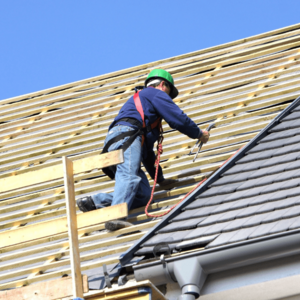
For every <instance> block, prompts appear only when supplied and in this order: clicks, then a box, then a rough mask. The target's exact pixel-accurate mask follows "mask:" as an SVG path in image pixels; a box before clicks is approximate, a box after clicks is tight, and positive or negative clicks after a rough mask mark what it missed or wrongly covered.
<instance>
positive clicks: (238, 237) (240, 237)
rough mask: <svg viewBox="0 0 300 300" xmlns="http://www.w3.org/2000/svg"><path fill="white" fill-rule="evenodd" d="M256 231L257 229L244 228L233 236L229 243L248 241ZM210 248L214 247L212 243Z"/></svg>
mask: <svg viewBox="0 0 300 300" xmlns="http://www.w3.org/2000/svg"><path fill="white" fill-rule="evenodd" d="M255 229H256V227H248V228H242V229H239V230H237V231H235V235H233V236H232V237H231V238H229V239H228V241H227V243H235V242H240V241H244V240H247V239H248V237H249V235H250V234H251V233H252V232H253V231H254V230H255ZM209 247H214V245H212V243H210V244H209Z"/></svg>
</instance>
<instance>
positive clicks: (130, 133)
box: [101, 120, 147, 179]
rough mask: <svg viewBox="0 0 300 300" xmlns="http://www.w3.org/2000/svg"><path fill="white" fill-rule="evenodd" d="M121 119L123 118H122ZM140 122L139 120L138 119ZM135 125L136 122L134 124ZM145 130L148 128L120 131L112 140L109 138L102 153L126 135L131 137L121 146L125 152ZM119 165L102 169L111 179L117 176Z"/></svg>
mask: <svg viewBox="0 0 300 300" xmlns="http://www.w3.org/2000/svg"><path fill="white" fill-rule="evenodd" d="M120 121H121V120H120ZM137 122H138V121H137ZM134 125H135V124H134ZM145 130H147V128H139V129H135V130H131V131H128V132H123V133H120V134H119V135H117V136H116V137H114V138H112V139H111V140H109V141H108V142H107V144H106V145H105V146H104V148H103V150H102V152H101V154H102V153H107V152H108V149H109V147H110V146H111V145H112V144H114V143H116V142H118V141H120V140H123V139H124V138H126V137H129V139H128V140H127V141H126V142H125V143H124V144H123V145H122V147H121V148H119V149H122V150H123V151H124V152H125V151H126V150H127V149H128V147H129V146H130V145H131V144H132V143H133V142H134V140H135V139H136V138H137V137H138V136H139V135H143V134H144V133H145ZM116 170H117V167H116V166H111V167H106V168H103V169H102V171H103V173H104V174H106V175H107V176H108V177H110V178H111V179H114V178H115V173H116Z"/></svg>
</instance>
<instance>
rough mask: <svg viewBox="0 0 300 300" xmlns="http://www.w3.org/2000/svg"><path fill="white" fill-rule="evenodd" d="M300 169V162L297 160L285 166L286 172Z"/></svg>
mask: <svg viewBox="0 0 300 300" xmlns="http://www.w3.org/2000/svg"><path fill="white" fill-rule="evenodd" d="M294 169H300V160H295V161H292V162H290V163H287V164H286V165H285V170H286V171H288V170H294Z"/></svg>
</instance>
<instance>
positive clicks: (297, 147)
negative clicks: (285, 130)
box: [273, 144, 300, 156]
mask: <svg viewBox="0 0 300 300" xmlns="http://www.w3.org/2000/svg"><path fill="white" fill-rule="evenodd" d="M274 150H276V151H274V154H273V155H274V156H278V155H284V154H290V153H292V152H299V151H300V144H292V145H288V146H285V147H281V148H279V149H274Z"/></svg>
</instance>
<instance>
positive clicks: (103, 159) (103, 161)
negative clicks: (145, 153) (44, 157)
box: [0, 150, 124, 193]
mask: <svg viewBox="0 0 300 300" xmlns="http://www.w3.org/2000/svg"><path fill="white" fill-rule="evenodd" d="M123 162H124V155H123V150H116V151H111V152H108V153H105V154H101V155H96V156H93V157H88V158H84V159H79V160H77V161H74V174H78V173H82V172H86V171H90V170H92V169H101V168H104V167H107V166H109V165H113V164H119V163H123ZM61 177H63V166H62V165H61V164H59V165H56V166H52V167H48V168H44V169H41V170H37V171H35V172H32V173H28V174H20V175H16V176H12V177H7V178H3V179H1V180H0V193H2V192H5V191H9V190H12V189H17V188H21V187H23V186H28V185H33V184H37V183H41V182H44V181H50V180H54V179H58V178H61Z"/></svg>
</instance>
